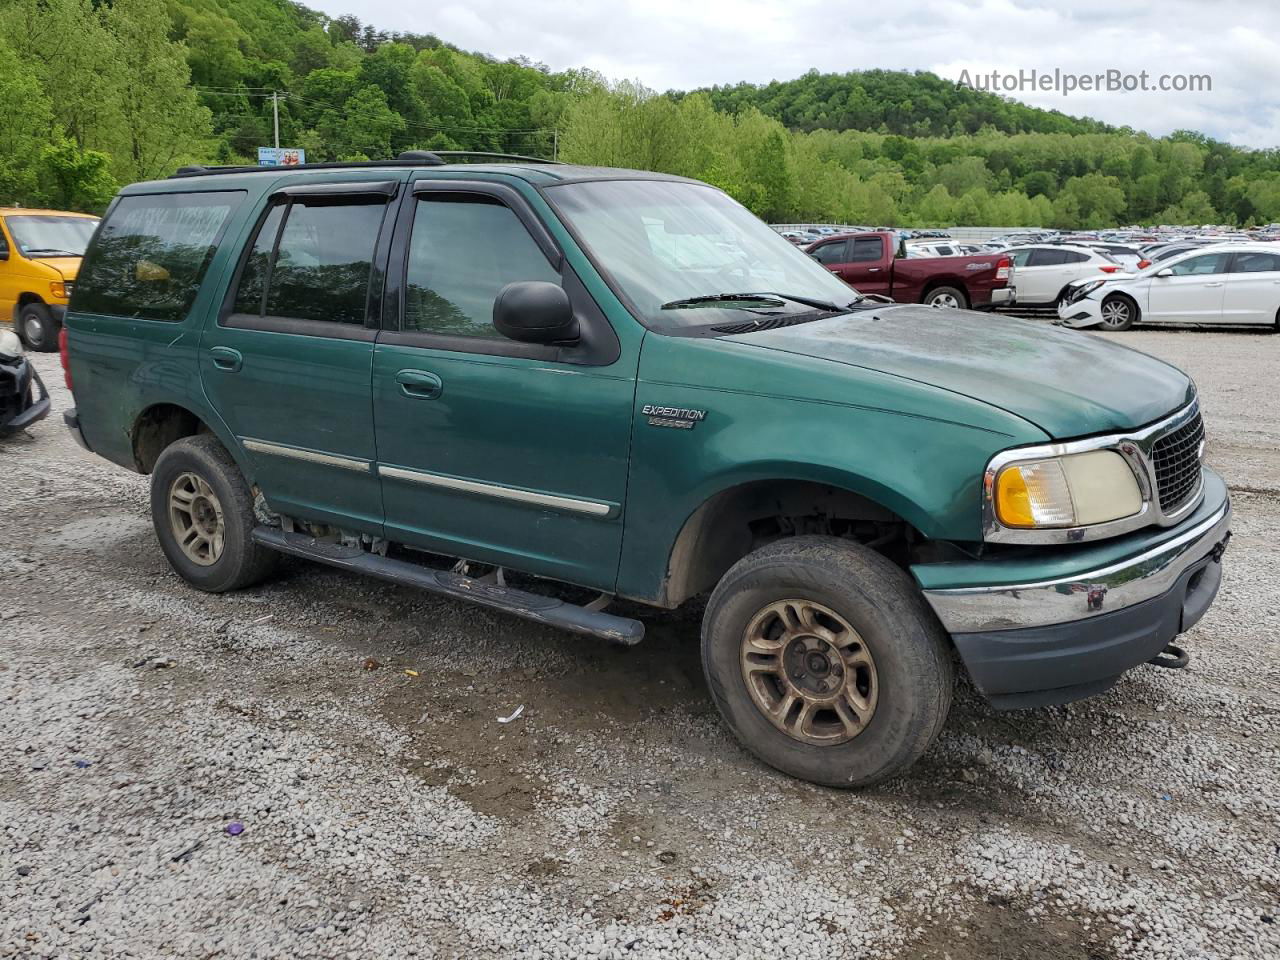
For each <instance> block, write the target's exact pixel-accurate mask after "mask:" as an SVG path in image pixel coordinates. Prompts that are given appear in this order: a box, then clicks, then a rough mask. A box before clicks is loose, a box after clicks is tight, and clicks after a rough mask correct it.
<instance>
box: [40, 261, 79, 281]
mask: <svg viewBox="0 0 1280 960" xmlns="http://www.w3.org/2000/svg"><path fill="white" fill-rule="evenodd" d="M81 259H82V258H81V257H32V258H31V260H32V261H33V262H34V263H43V264H44V265H45V266H46V267H52V268H53V269H54V270H57V271H58V272H59V273H60V274H62V279H63V280H74V279H75V278H76V274H77V273H79V272H80V261H81Z"/></svg>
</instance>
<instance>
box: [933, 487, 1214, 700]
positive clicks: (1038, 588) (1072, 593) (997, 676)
mask: <svg viewBox="0 0 1280 960" xmlns="http://www.w3.org/2000/svg"><path fill="white" fill-rule="evenodd" d="M1230 525H1231V503H1230V498H1229V497H1228V495H1227V490H1226V485H1225V484H1224V483H1223V482H1222V480H1221V478H1220V477H1218V476H1217V475H1216V474H1214V473H1212V472H1211V471H1208V470H1206V471H1205V496H1204V500H1203V501H1202V502H1201V504H1200V506H1199V508H1197V510H1196V511H1195V512H1194V513H1193V514H1192V515H1191V516H1190V517H1189V518H1188V519H1186V520H1184V521H1183V522H1182V523H1181V524H1179V525H1178V526H1176V527H1173V528H1169V529H1166V530H1164V531H1159V530H1158V528H1157V533H1156V534H1154V535H1153V534H1152V533H1151V531H1150V530H1148V531H1143V532H1141V533H1138V534H1134V535H1132V536H1131V537H1125V538H1120V539H1121V540H1122V541H1124V542H1126V543H1127V544H1128V546H1130V547H1134V548H1136V550H1135V551H1134V552H1132V553H1128V554H1127V555H1125V556H1123V557H1120V558H1116V557H1112V556H1109V554H1110V553H1111V552H1112V551H1114V549H1116V548H1115V547H1114V545H1112V544H1108V543H1107V542H1105V541H1103V542H1101V543H1099V544H1096V545H1086V546H1082V547H1079V548H1074V549H1073V550H1072V551H1071V552H1070V558H1071V559H1070V561H1068V562H1064V561H1063V559H1062V558H1061V556H1055V555H1054V554H1055V553H1058V552H1059V551H1039V557H1038V559H1036V560H1035V561H1033V562H1032V563H1031V564H1021V566H1022V567H1024V568H1025V567H1030V569H1032V570H1034V569H1036V568H1037V567H1039V568H1040V569H1042V570H1044V571H1045V572H1047V573H1049V572H1051V573H1052V575H1050V576H1045V577H1044V578H1043V579H1041V578H1030V579H1018V578H1010V576H1009V574H1010V572H1011V570H1010V564H1011V563H1012V562H1013V561H1009V560H996V561H991V562H990V563H988V564H987V566H989V567H990V568H991V570H990V571H988V572H989V574H990V575H991V580H992V581H993V583H992V584H991V585H977V584H973V583H970V584H967V585H965V586H958V587H933V588H930V587H928V586H926V589H925V590H924V596H925V598H926V599H927V600H928V602H929V604H930V606H932V607H933V610H934V612H935V613H936V614H937V615H938V619H939V620H941V621H942V624H943V626H944V627H946V629H947V631H948V632H949V633H950V634H951V637H952V640H953V642H954V643H955V645H956V649H957V650H958V651H959V653H960V657H961V659H962V660H963V661H964V664H965V667H966V668H967V669H968V670H969V673H970V676H972V678H973V681H974V683H975V685H976V686H977V687H978V689H979V690H980V691H981V692H982V693H983V694H984V695H985V696H986V697H987V698H988V699H989V700H990V701H991V702H992V704H993V705H995V706H997V707H1004V708H1011V707H1025V706H1040V705H1045V704H1050V703H1066V702H1068V701H1070V700H1077V699H1079V698H1081V697H1086V696H1092V695H1093V694H1096V693H1101V692H1102V691H1103V690H1105V689H1107V688H1108V687H1110V686H1111V685H1112V684H1113V683H1115V681H1116V680H1117V679H1119V677H1120V675H1121V674H1122V673H1123V672H1124V671H1126V670H1128V669H1130V668H1131V667H1135V666H1137V665H1138V664H1141V663H1145V662H1146V661H1148V660H1150V659H1151V658H1152V657H1154V656H1155V655H1156V654H1158V653H1159V652H1160V651H1161V650H1162V649H1163V648H1164V646H1165V645H1166V644H1167V643H1169V641H1170V640H1172V639H1173V638H1174V637H1176V636H1177V635H1178V634H1180V633H1183V632H1185V631H1186V630H1189V629H1190V628H1191V627H1192V626H1194V625H1195V623H1196V622H1197V621H1199V619H1200V618H1201V617H1202V616H1203V615H1204V613H1205V611H1206V610H1208V608H1209V606H1210V604H1212V603H1213V600H1214V598H1215V597H1216V596H1217V593H1218V586H1219V584H1220V582H1221V579H1222V567H1221V559H1222V553H1223V551H1224V550H1225V548H1226V544H1227V540H1228V539H1229V538H1230V536H1231V533H1230ZM1104 558H1105V559H1106V562H1103V563H1098V561H1099V560H1101V559H1104ZM938 566H939V567H941V566H946V565H938ZM958 566H961V567H967V568H970V570H969V572H970V573H971V572H972V568H974V567H975V566H978V567H980V566H982V562H981V561H979V562H977V564H964V565H958ZM922 569H923V568H919V569H917V570H916V571H913V572H915V573H916V575H917V579H926V580H927V579H933V580H934V581H936V580H937V579H938V578H937V576H936V574H937V572H938V571H937V569H936V568H935V570H933V571H930V573H932V574H934V575H935V576H933V577H932V578H930V577H928V576H924V577H922V573H921V570H922ZM969 579H971V578H969Z"/></svg>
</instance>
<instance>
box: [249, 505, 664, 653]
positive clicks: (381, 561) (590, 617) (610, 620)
mask: <svg viewBox="0 0 1280 960" xmlns="http://www.w3.org/2000/svg"><path fill="white" fill-rule="evenodd" d="M253 540H254V542H255V543H259V544H261V545H262V546H264V547H270V548H271V549H272V550H279V551H280V552H281V553H287V554H291V555H292V556H295V557H303V558H305V559H307V560H315V561H316V562H317V563H327V564H328V565H329V566H331V567H338V568H339V569H341V570H351V571H353V572H354V573H363V574H366V575H368V576H371V577H377V578H378V579H380V580H389V581H390V582H392V583H398V584H401V585H403V586H406V587H418V588H420V589H422V590H428V591H430V592H431V593H439V594H443V595H444V596H446V597H454V598H455V599H458V600H469V601H470V602H472V603H478V604H480V605H481V606H482V607H491V608H492V609H494V610H505V611H506V612H507V613H511V614H515V616H517V617H523V618H524V619H525V620H533V621H534V622H535V623H545V624H546V625H547V626H551V627H559V628H560V629H561V630H569V631H571V632H573V633H582V634H586V635H587V636H590V637H599V638H600V639H602V640H608V641H609V642H611V643H616V644H620V645H622V646H625V647H632V646H635V645H636V644H637V643H639V642H640V641H641V640H642V639H643V638H644V624H643V623H641V622H640V621H639V620H632V619H631V618H629V617H615V616H614V615H613V614H609V613H602V612H600V611H598V610H588V609H586V608H585V607H580V606H577V605H576V604H572V603H566V602H565V601H563V600H557V599H556V598H555V597H543V596H539V595H538V594H536V593H528V592H526V591H524V590H516V589H514V588H513V587H503V586H499V585H497V584H494V583H485V582H483V581H481V580H476V579H474V578H473V577H464V576H462V575H461V574H457V573H451V572H450V571H448V570H432V569H430V568H429V567H422V566H419V565H418V564H416V563H407V562H405V561H404V560H394V559H391V558H390V557H383V556H380V555H378V554H376V553H370V552H368V551H367V550H362V549H360V548H359V547H354V546H352V547H348V546H343V545H341V544H336V543H327V542H323V541H319V540H315V539H313V538H312V537H308V536H305V535H303V534H300V533H286V532H285V531H283V530H278V529H276V528H275V527H255V528H254V531H253Z"/></svg>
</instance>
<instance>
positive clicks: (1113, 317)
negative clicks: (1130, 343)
mask: <svg viewBox="0 0 1280 960" xmlns="http://www.w3.org/2000/svg"><path fill="white" fill-rule="evenodd" d="M1134 312H1135V311H1134V309H1133V303H1132V302H1130V301H1129V300H1128V299H1127V298H1125V297H1108V298H1107V299H1106V300H1104V301H1103V302H1102V326H1103V329H1105V330H1128V329H1129V328H1130V327H1132V326H1133V321H1134V319H1135V317H1134Z"/></svg>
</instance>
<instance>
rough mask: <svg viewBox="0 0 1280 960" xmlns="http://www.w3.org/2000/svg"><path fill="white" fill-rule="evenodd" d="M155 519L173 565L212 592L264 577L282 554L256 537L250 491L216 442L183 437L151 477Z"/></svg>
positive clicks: (163, 456)
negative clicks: (261, 544) (262, 544)
mask: <svg viewBox="0 0 1280 960" xmlns="http://www.w3.org/2000/svg"><path fill="white" fill-rule="evenodd" d="M151 521H152V523H153V524H154V526H155V530H156V538H157V539H158V540H159V541H160V549H161V550H163V551H164V555H165V556H166V557H167V558H168V560H169V563H170V565H172V567H173V569H174V570H176V571H177V572H178V574H179V575H180V576H181V577H182V578H183V579H184V580H186V581H187V582H188V583H190V584H191V585H192V586H195V587H199V588H200V589H201V590H207V591H209V592H210V593H222V592H224V591H227V590H237V589H239V588H241V587H247V586H250V585H252V584H254V583H257V582H258V581H259V580H262V579H263V578H264V577H266V576H267V575H268V574H269V573H270V572H271V571H272V569H274V567H275V565H276V562H277V561H278V560H279V554H277V553H276V552H275V551H273V550H268V549H267V548H266V547H261V546H259V545H258V544H256V543H254V542H253V539H252V533H253V527H254V523H255V521H254V516H253V495H252V494H251V493H250V491H249V487H248V485H247V484H246V483H245V482H244V477H243V476H241V474H240V469H239V468H238V467H237V466H236V462H235V461H234V460H232V459H231V454H229V453H227V450H226V448H225V447H223V445H222V444H221V443H219V442H218V439H217V438H216V437H213V436H209V435H203V436H197V437H184V438H183V439H181V440H177V441H175V442H174V443H172V444H170V445H169V446H168V447H166V448H165V449H164V452H163V453H161V454H160V457H159V459H158V460H157V461H156V466H155V470H154V471H153V472H152V474H151Z"/></svg>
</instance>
